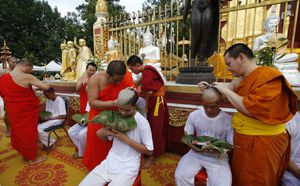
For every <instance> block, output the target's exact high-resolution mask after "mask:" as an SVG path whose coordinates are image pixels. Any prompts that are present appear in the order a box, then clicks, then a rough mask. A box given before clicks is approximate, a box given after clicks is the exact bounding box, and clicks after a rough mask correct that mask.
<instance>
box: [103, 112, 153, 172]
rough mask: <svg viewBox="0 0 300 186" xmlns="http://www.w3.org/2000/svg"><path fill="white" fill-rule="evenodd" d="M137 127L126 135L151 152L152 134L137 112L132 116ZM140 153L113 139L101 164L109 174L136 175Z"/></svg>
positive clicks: (145, 121)
mask: <svg viewBox="0 0 300 186" xmlns="http://www.w3.org/2000/svg"><path fill="white" fill-rule="evenodd" d="M134 119H135V120H136V123H137V127H136V128H134V129H132V130H130V131H128V132H126V135H127V136H128V137H129V138H130V139H132V140H134V141H136V142H137V143H140V144H144V145H145V146H146V148H147V149H148V150H150V151H152V150H153V141H152V134H151V129H150V125H149V122H148V121H147V119H146V118H144V117H143V116H142V115H141V114H140V113H139V112H136V114H135V115H134ZM140 162H141V153H140V152H138V151H136V150H135V149H133V148H132V147H130V146H129V145H127V144H125V143H124V142H122V141H120V140H119V139H117V138H115V139H113V144H112V147H111V149H110V151H109V153H108V155H107V157H106V159H105V160H104V161H103V162H102V163H101V166H104V167H105V168H106V169H107V170H108V171H109V172H110V173H113V174H117V173H122V174H128V175H137V174H138V170H139V168H140Z"/></svg>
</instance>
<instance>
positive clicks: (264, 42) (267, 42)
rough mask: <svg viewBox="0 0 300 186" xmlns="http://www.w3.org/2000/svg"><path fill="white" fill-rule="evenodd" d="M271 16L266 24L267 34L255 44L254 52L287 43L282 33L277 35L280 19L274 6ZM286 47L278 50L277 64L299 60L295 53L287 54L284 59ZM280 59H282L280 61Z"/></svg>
mask: <svg viewBox="0 0 300 186" xmlns="http://www.w3.org/2000/svg"><path fill="white" fill-rule="evenodd" d="M271 10H272V11H271V14H270V15H269V17H268V18H267V19H266V20H265V22H264V28H265V31H266V33H265V34H263V35H261V36H258V37H257V38H256V39H255V40H254V42H253V51H254V52H256V51H259V50H260V49H262V48H264V47H267V46H274V47H279V46H281V45H282V44H284V43H285V42H287V39H286V36H285V35H284V34H281V33H276V31H277V26H278V24H279V21H280V18H279V16H278V15H277V14H276V9H275V6H274V5H273V6H272V9H271ZM285 50H286V47H282V48H280V49H278V51H277V52H276V56H275V63H286V62H295V61H296V60H297V58H298V54H295V53H286V54H285V55H284V56H283V57H281V58H280V56H282V54H284V53H285ZM278 58H280V59H278Z"/></svg>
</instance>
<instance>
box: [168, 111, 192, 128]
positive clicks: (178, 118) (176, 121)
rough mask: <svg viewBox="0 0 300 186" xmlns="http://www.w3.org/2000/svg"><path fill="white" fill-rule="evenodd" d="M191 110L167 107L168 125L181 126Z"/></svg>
mask: <svg viewBox="0 0 300 186" xmlns="http://www.w3.org/2000/svg"><path fill="white" fill-rule="evenodd" d="M191 112H192V110H187V109H179V108H169V125H170V126H172V127H183V126H184V125H185V122H186V120H187V118H188V116H189V114H190V113H191Z"/></svg>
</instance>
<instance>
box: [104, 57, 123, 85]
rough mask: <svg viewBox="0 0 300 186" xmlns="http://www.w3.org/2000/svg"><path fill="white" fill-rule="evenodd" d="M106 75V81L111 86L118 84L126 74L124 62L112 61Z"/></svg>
mask: <svg viewBox="0 0 300 186" xmlns="http://www.w3.org/2000/svg"><path fill="white" fill-rule="evenodd" d="M106 73H107V74H108V79H109V81H110V82H111V83H113V84H119V83H121V81H122V80H123V79H124V77H125V74H126V65H125V63H124V61H120V60H113V61H111V62H110V63H109V64H108V66H107V70H106Z"/></svg>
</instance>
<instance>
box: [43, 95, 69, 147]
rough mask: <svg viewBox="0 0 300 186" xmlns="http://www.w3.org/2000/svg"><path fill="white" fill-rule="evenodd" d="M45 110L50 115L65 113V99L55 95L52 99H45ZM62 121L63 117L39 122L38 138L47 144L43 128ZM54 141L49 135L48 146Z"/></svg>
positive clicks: (46, 133) (46, 134)
mask: <svg viewBox="0 0 300 186" xmlns="http://www.w3.org/2000/svg"><path fill="white" fill-rule="evenodd" d="M45 110H46V111H48V112H51V113H52V116H61V115H66V113H67V112H66V106H65V101H64V100H63V99H62V98H61V97H60V96H57V97H56V99H55V100H54V101H52V100H47V102H46V109H45ZM63 121H64V119H55V120H49V121H46V122H43V123H40V124H39V125H38V133H39V140H40V141H41V142H42V143H43V144H44V145H45V146H47V145H48V144H47V143H48V132H45V131H44V129H46V128H48V127H50V126H54V125H59V124H61V123H62V122H63ZM54 142H55V139H54V138H52V137H50V144H49V145H50V146H51V145H52V144H53V143H54Z"/></svg>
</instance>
